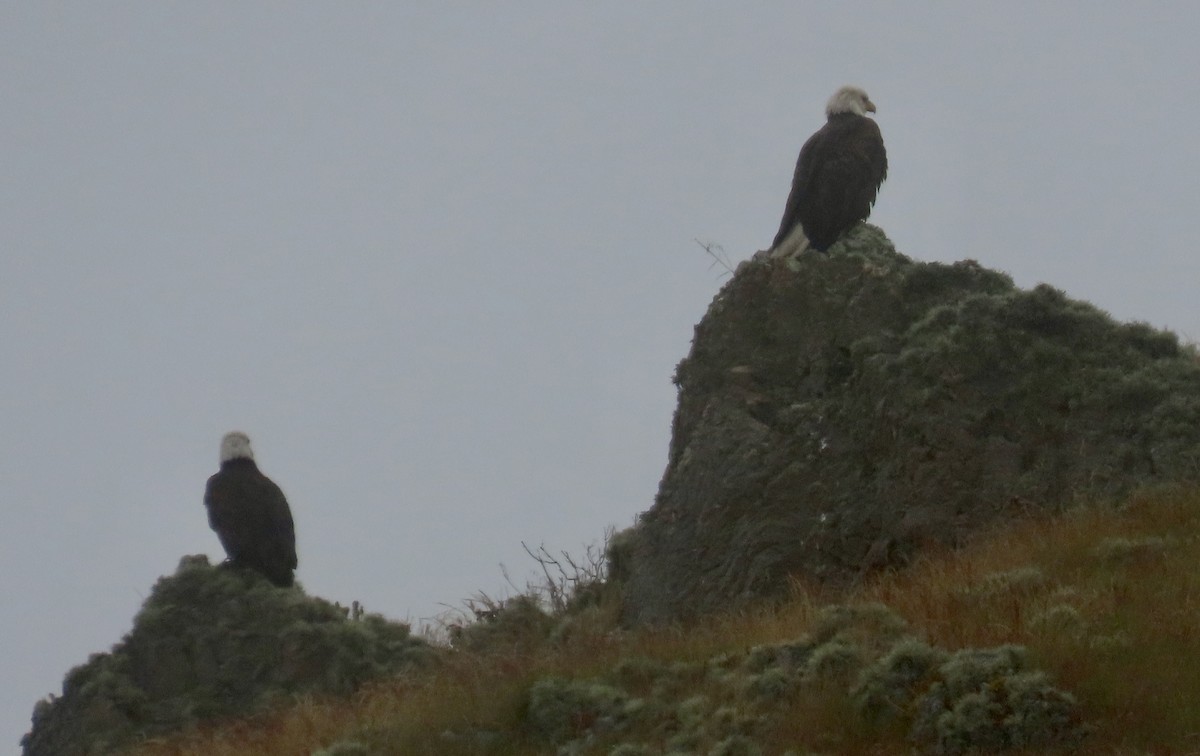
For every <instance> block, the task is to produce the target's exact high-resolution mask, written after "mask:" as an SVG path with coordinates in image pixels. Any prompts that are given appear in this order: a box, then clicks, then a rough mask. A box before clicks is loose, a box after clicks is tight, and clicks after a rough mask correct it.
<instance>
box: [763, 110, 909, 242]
mask: <svg viewBox="0 0 1200 756" xmlns="http://www.w3.org/2000/svg"><path fill="white" fill-rule="evenodd" d="M886 177H887V153H886V151H885V149H884V146H883V135H882V134H881V133H880V131H879V126H878V125H877V124H876V123H875V121H873V120H871V119H870V118H867V117H865V116H857V115H843V116H834V117H833V118H831V119H830V120H829V121H828V122H827V123H826V124H825V126H823V127H822V128H821V129H820V130H819V131H817V133H815V134H813V135H812V136H811V137H809V139H808V141H807V142H805V143H804V147H803V148H802V149H801V150H800V158H799V159H798V160H797V161H796V174H795V177H794V178H793V180H792V193H791V194H790V195H789V196H788V204H787V208H786V209H785V211H784V217H783V222H782V224H781V225H780V229H779V234H778V235H777V236H776V241H775V244H776V245H777V244H779V243H780V242H782V241H783V240H784V238H786V237H787V235H788V234H789V233H791V230H792V228H793V227H795V225H796V224H797V223H799V224H800V225H801V226H802V227H803V228H804V233H805V235H806V236H807V237H808V240H809V244H810V245H811V246H812V247H813V249H817V250H820V251H822V252H823V251H825V250H826V249H828V248H829V247H830V246H831V245H832V244H833V243H834V242H836V241H837V240H838V237H840V236H841V235H842V234H843V233H844V232H845V231H846V230H848V229H849V228H850V227H851V226H853V225H854V224H855V223H858V222H859V221H861V220H866V218H867V217H868V216H869V215H870V214H871V206H872V205H874V204H875V198H876V196H877V195H878V193H879V185H880V184H882V183H883V180H884V179H885V178H886Z"/></svg>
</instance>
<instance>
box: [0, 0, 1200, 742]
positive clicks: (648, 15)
mask: <svg viewBox="0 0 1200 756" xmlns="http://www.w3.org/2000/svg"><path fill="white" fill-rule="evenodd" d="M1126 6H1128V8H1127V9H1126ZM635 7H636V10H633V9H634V8H635ZM1198 21H1200V5H1197V4H1194V3H1156V4H1138V5H1137V7H1136V9H1135V8H1134V7H1133V6H1132V5H1129V4H1118V3H1107V4H1102V3H1095V2H1076V3H1050V4H1045V3H1042V2H1037V3H1020V2H1005V3H987V4H983V3H978V4H970V3H959V2H953V3H950V2H946V3H892V2H886V3H877V4H864V3H843V2H839V3H800V2H755V3H736V4H735V3H706V2H694V1H691V0H688V1H687V2H684V1H682V0H680V1H679V2H658V3H638V4H636V6H635V5H634V4H619V3H587V4H585V3H562V2H540V3H534V2H526V3H522V4H520V6H519V8H518V7H516V5H515V4H499V3H496V4H490V5H486V6H485V4H483V3H477V2H469V3H451V2H443V3H399V2H397V3H356V4H346V3H299V2H297V3H258V4H251V3H243V2H208V3H190V4H181V3H158V2H107V3H86V4H85V3H75V4H66V3H51V2H24V3H16V2H9V3H4V4H3V5H2V6H0V73H2V76H0V140H2V141H0V144H2V147H0V160H2V164H0V254H2V258H0V266H2V267H0V344H2V345H3V349H4V354H5V356H4V359H3V360H2V361H0V389H2V391H0V481H2V482H3V487H4V498H5V502H4V505H3V506H4V511H5V513H6V519H7V523H8V525H7V527H5V528H3V530H2V531H0V583H2V585H3V595H4V597H5V600H4V602H3V607H4V608H3V612H4V615H5V616H4V617H3V625H2V626H3V631H2V632H3V640H4V643H3V645H2V649H3V650H2V651H0V653H2V654H3V669H4V672H5V675H4V684H3V686H0V743H2V744H4V745H2V746H0V749H4V750H6V751H7V750H11V751H13V752H15V751H16V745H15V744H16V741H17V739H18V738H19V737H20V735H21V734H22V733H23V732H25V731H26V730H27V729H28V722H29V714H30V711H31V709H32V707H33V704H34V702H35V701H36V700H37V699H38V698H40V697H42V696H44V695H46V694H47V693H50V692H57V691H59V689H60V685H61V680H62V677H63V675H64V673H65V672H66V671H67V670H68V669H69V668H70V667H72V666H73V665H76V664H79V663H82V662H83V661H85V660H86V658H87V656H88V654H89V653H91V652H95V651H102V650H106V649H108V647H109V646H111V645H112V644H113V643H114V642H116V641H117V640H119V639H120V637H121V635H122V634H124V633H125V632H127V631H128V630H129V628H130V626H131V620H132V617H133V615H134V613H135V612H136V611H137V609H138V607H139V605H140V603H141V602H142V600H143V599H144V598H145V596H146V595H147V594H148V592H149V590H150V587H151V585H152V584H153V582H154V581H155V579H157V578H158V577H159V576H160V575H162V574H165V573H170V572H172V571H173V570H174V568H175V565H176V563H177V562H178V559H179V557H180V556H182V555H184V554H191V553H206V554H208V555H209V556H210V557H211V558H212V559H213V560H214V561H218V560H219V559H220V558H222V557H223V554H222V552H221V548H220V545H219V544H218V543H217V539H216V537H215V535H213V534H212V532H211V531H210V530H209V529H208V525H207V523H206V520H205V513H204V508H203V506H202V503H201V497H202V492H203V486H204V481H205V479H206V478H207V476H208V475H210V474H211V473H213V472H215V470H216V469H217V449H218V443H219V441H220V437H221V435H222V434H223V433H225V432H226V431H228V430H231V429H241V430H244V431H246V432H247V433H248V434H249V435H250V437H251V439H252V440H253V443H254V447H255V450H256V453H257V457H258V460H259V463H260V466H261V467H262V469H263V470H264V472H266V473H267V474H268V475H270V476H271V477H272V478H273V479H274V480H275V481H276V482H277V483H279V484H280V486H282V488H283V489H284V491H285V492H286V493H287V495H288V497H289V499H290V501H291V504H292V510H293V513H294V515H295V519H296V524H297V532H298V551H299V556H300V568H299V570H298V578H299V579H300V580H301V581H302V582H303V584H304V585H305V587H306V588H307V590H308V591H309V592H310V593H312V594H316V595H320V596H323V597H326V598H329V599H332V600H339V601H341V602H343V603H347V602H349V601H351V600H354V599H357V600H360V601H362V602H364V603H365V604H366V606H367V608H368V609H370V610H373V611H379V612H382V613H384V614H385V615H388V616H390V617H393V618H397V619H408V620H411V621H419V620H421V619H423V618H428V617H432V616H433V615H435V614H437V613H438V612H439V611H441V610H442V609H443V608H444V607H443V606H442V604H451V605H454V604H457V603H458V602H459V600H460V599H463V598H465V597H468V596H470V595H472V594H473V593H475V592H476V591H478V590H484V591H487V592H489V593H493V594H503V592H504V580H503V578H502V576H501V573H500V568H499V565H500V564H501V563H504V564H506V565H507V566H508V567H509V570H510V572H511V573H512V574H513V575H514V576H515V577H516V578H517V579H518V581H520V580H522V579H523V578H524V577H525V576H526V575H527V574H529V573H530V571H531V569H532V567H533V565H532V563H531V562H529V560H528V559H527V558H526V557H525V556H524V554H523V552H522V549H521V541H522V540H524V541H527V542H530V543H533V544H537V543H543V542H544V543H545V544H546V545H547V546H549V547H550V548H553V549H559V548H562V549H567V550H570V551H573V552H577V551H581V550H582V548H583V546H584V545H586V544H587V543H590V542H595V541H597V540H598V539H599V538H600V537H601V536H602V534H603V531H604V529H605V527H606V526H610V525H615V526H618V527H624V526H627V525H629V524H631V523H632V522H633V519H634V516H635V515H636V513H638V512H640V511H643V510H645V509H647V508H648V507H649V506H650V505H651V503H652V501H653V496H654V493H655V489H656V485H657V483H658V479H659V476H660V474H661V472H662V469H663V466H664V464H665V462H666V451H667V442H668V439H669V433H670V420H671V414H672V412H673V410H674V402H675V391H674V388H673V387H672V385H671V382H670V378H671V374H672V371H673V369H674V366H675V364H676V362H678V360H679V359H680V358H682V357H683V356H684V355H685V354H686V353H687V350H688V347H689V341H690V338H691V333H692V326H693V325H694V324H695V322H696V321H697V320H698V319H699V318H700V317H701V316H702V315H703V313H704V310H705V307H706V306H707V304H708V303H709V301H710V299H711V298H712V296H713V294H715V292H716V291H717V289H718V288H719V286H720V284H721V280H720V279H719V277H718V271H716V270H711V269H710V267H709V263H710V260H709V259H708V258H707V257H706V256H705V254H704V252H703V251H702V250H701V249H700V247H699V246H697V244H696V242H695V241H694V240H695V239H700V240H702V241H708V242H714V243H717V244H720V245H722V246H723V247H724V248H725V249H726V250H727V252H728V254H729V256H730V257H731V258H732V259H733V260H734V261H737V260H740V259H744V258H746V257H748V256H750V255H751V254H752V253H753V252H754V251H755V250H757V249H759V248H761V247H763V246H765V245H766V244H767V243H769V241H770V240H771V238H772V237H773V235H774V233H775V230H776V226H777V224H778V222H779V216H780V214H781V212H782V209H783V203H784V200H785V198H786V196H787V191H788V186H789V183H790V180H791V174H792V167H793V164H794V161H795V158H796V153H797V151H798V149H799V147H800V145H801V143H802V142H803V141H804V139H805V138H806V137H807V136H808V135H809V134H810V133H811V132H812V131H814V130H815V129H816V128H818V127H819V126H820V125H821V123H822V122H823V113H822V108H823V106H824V103H825V100H826V99H827V98H828V97H829V95H830V94H831V93H832V92H833V90H834V89H835V88H836V87H837V86H839V85H841V84H846V83H855V84H859V85H861V86H863V87H864V88H866V90H867V91H868V92H869V93H870V95H871V97H872V99H873V100H874V101H875V103H876V104H877V106H878V108H879V112H878V114H877V120H878V122H879V124H880V126H881V128H882V130H883V134H884V138H885V140H886V142H887V146H888V152H889V160H890V166H891V167H890V178H889V179H888V181H887V183H886V184H885V185H884V186H883V189H882V192H881V194H880V199H879V203H878V205H877V206H876V209H875V213H874V215H873V220H874V221H875V222H876V223H878V224H879V225H881V226H882V227H883V228H884V229H885V230H886V231H887V233H888V234H889V235H890V237H891V238H892V240H893V241H894V242H895V243H896V246H897V247H898V248H899V250H900V251H902V252H904V253H905V254H908V255H910V256H912V257H915V258H918V259H921V260H939V261H944V262H951V261H955V260H959V259H963V258H968V257H969V258H975V259H977V260H978V261H979V262H980V263H981V264H983V265H985V266H988V267H992V268H997V269H1001V270H1004V271H1007V272H1009V273H1010V274H1012V275H1013V277H1014V278H1015V279H1016V281H1017V282H1018V284H1020V285H1022V286H1032V285H1034V284H1036V283H1038V282H1041V281H1045V282H1048V283H1051V284H1053V285H1055V286H1057V287H1059V288H1062V289H1064V290H1066V291H1067V292H1068V293H1069V294H1070V295H1072V296H1075V297H1079V298H1083V299H1087V300H1089V301H1092V302H1093V303H1095V304H1097V305H1098V306H1100V307H1102V308H1104V309H1106V310H1108V311H1110V312H1111V313H1112V314H1113V315H1115V316H1117V317H1119V318H1121V319H1136V320H1144V321H1147V322H1149V323H1151V324H1153V325H1157V326H1165V327H1169V328H1171V329H1173V330H1175V331H1176V332H1178V333H1180V335H1181V336H1184V337H1185V338H1188V339H1197V338H1200V312H1198V310H1197V307H1196V306H1195V288H1196V283H1197V281H1198V280H1200V258H1198V256H1197V255H1196V254H1195V246H1196V242H1195V230H1194V228H1195V222H1194V212H1195V210H1194V207H1195V205H1196V202H1197V200H1200V143H1198V141H1197V138H1196V134H1197V125H1196V124H1197V115H1198V112H1200V106H1198V102H1200V83H1198V77H1197V73H1196V72H1197V70H1198V69H1200V53H1197V48H1196V41H1195V37H1196V33H1197V29H1198V28H1200V23H1198Z"/></svg>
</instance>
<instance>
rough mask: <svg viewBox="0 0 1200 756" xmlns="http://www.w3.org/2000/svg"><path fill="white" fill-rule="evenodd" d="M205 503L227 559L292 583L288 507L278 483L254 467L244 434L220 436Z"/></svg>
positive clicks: (291, 527)
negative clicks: (215, 468)
mask: <svg viewBox="0 0 1200 756" xmlns="http://www.w3.org/2000/svg"><path fill="white" fill-rule="evenodd" d="M204 506H205V507H206V508H207V509H208V524H209V526H210V527H211V528H212V529H213V530H214V531H216V533H217V538H218V539H220V541H221V546H223V547H224V548H225V554H226V555H227V556H228V557H229V562H230V563H231V564H233V565H236V566H239V567H246V568H249V569H252V570H255V571H256V572H259V573H261V574H263V575H265V576H266V577H267V579H268V580H270V581H271V582H272V583H274V584H275V585H277V586H280V587H285V588H286V587H288V586H290V585H292V582H293V580H294V577H293V570H295V569H296V563H297V562H296V528H295V525H294V524H293V522H292V511H291V509H290V508H289V507H288V503H287V498H285V497H284V495H283V491H281V490H280V488H279V486H277V485H275V483H274V482H272V481H271V479H270V478H268V477H267V476H266V475H263V474H262V473H261V472H260V471H259V469H258V465H257V464H255V462H254V452H252V451H251V450H250V438H249V437H248V436H247V435H246V434H245V433H242V432H240V431H233V432H232V433H226V434H225V437H224V438H222V439H221V469H220V470H219V471H218V472H217V473H216V474H214V475H213V476H212V477H210V478H209V479H208V485H207V486H206V487H205V490H204Z"/></svg>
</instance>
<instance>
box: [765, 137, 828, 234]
mask: <svg viewBox="0 0 1200 756" xmlns="http://www.w3.org/2000/svg"><path fill="white" fill-rule="evenodd" d="M824 130H825V129H824V128H822V129H820V130H819V131H817V133H815V134H813V135H812V136H810V137H809V138H808V141H806V142H805V143H804V146H803V147H801V148H800V157H798V158H796V171H795V172H794V173H793V174H792V190H791V191H790V192H789V193H788V198H787V204H786V205H785V206H784V208H783V219H782V220H780V221H779V232H778V233H776V234H775V241H773V242H771V249H774V248H775V247H778V246H779V245H780V244H782V243H783V240H784V239H786V238H787V237H788V234H790V233H792V229H794V228H795V227H796V225H797V224H798V223H801V219H800V215H801V213H800V204H801V201H802V199H803V198H804V197H805V196H807V194H808V193H809V184H810V182H811V180H812V178H811V177H812V175H813V163H814V162H815V157H816V152H817V151H816V150H814V149H813V147H812V145H813V144H814V143H815V142H817V141H820V138H821V133H822V132H823V131H824Z"/></svg>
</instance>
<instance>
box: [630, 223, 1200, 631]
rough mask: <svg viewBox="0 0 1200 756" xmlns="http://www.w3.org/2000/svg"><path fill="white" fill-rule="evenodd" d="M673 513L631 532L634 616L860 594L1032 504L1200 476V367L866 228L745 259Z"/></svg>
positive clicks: (696, 404) (1104, 318) (1104, 319)
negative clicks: (833, 588) (786, 254)
mask: <svg viewBox="0 0 1200 756" xmlns="http://www.w3.org/2000/svg"><path fill="white" fill-rule="evenodd" d="M675 383H676V385H677V386H678V387H679V404H678V409H677V410H676V413H675V419H674V424H673V427H672V437H671V447H670V453H669V457H668V462H667V469H666V472H665V473H664V475H663V478H662V483H661V485H660V487H659V491H658V495H657V497H656V498H655V501H654V506H653V507H651V508H650V510H649V511H648V512H646V513H645V514H644V515H643V516H642V517H641V520H640V522H639V523H638V525H637V526H636V527H634V528H633V529H632V530H631V531H628V532H626V533H624V534H621V535H620V537H619V538H618V542H619V545H620V547H621V551H620V556H621V560H620V563H619V565H618V566H619V572H620V577H621V578H622V579H623V581H624V589H623V599H624V603H623V615H624V617H625V621H626V622H627V623H643V622H664V621H674V620H680V619H687V618H689V617H693V616H696V615H698V614H702V613H705V612H709V611H713V610H716V609H728V608H730V607H736V606H740V605H745V604H747V603H750V602H753V601H758V600H762V599H764V598H772V597H779V596H783V595H785V594H786V591H787V588H788V583H789V579H790V578H791V577H794V576H803V577H805V578H806V579H815V580H819V581H822V582H834V583H840V584H846V583H848V582H851V581H853V580H856V579H858V578H859V577H860V576H862V575H863V574H866V573H869V572H871V571H873V570H880V569H888V568H894V567H898V566H901V565H903V564H905V563H907V562H908V561H909V560H911V559H912V558H913V557H914V556H915V555H917V554H919V553H920V552H921V551H922V550H923V549H927V548H930V547H939V546H956V545H961V544H962V543H964V542H965V541H966V540H967V539H969V538H970V537H971V535H972V534H974V533H977V532H979V531H980V529H982V528H986V527H988V526H989V525H991V524H993V523H997V522H1003V521H1005V520H1008V519H1011V518H1013V517H1015V516H1019V515H1021V514H1025V513H1035V512H1053V511H1058V510H1059V509H1061V508H1064V507H1068V506H1070V505H1071V504H1073V503H1074V502H1076V501H1090V502H1096V501H1105V500H1107V501H1112V500H1117V499H1121V498H1123V497H1125V496H1127V495H1128V494H1129V493H1130V491H1132V490H1134V489H1135V488H1137V487H1139V486H1142V485H1146V484H1152V483H1156V482H1178V481H1185V480H1186V481H1194V480H1197V479H1200V362H1198V361H1197V358H1196V353H1195V351H1194V350H1192V349H1188V348H1184V347H1183V346H1181V345H1180V343H1179V341H1178V339H1177V338H1176V337H1175V336H1174V334H1171V333H1169V332H1165V331H1159V330H1156V329H1153V328H1151V327H1149V326H1147V325H1145V324H1141V323H1119V322H1116V321H1114V320H1113V319H1112V318H1111V317H1109V316H1108V315H1107V314H1106V313H1104V312H1103V311H1101V310H1099V309H1097V308H1095V307H1093V306H1091V305H1089V304H1087V303H1085V302H1080V301H1076V300H1072V299H1070V298H1069V297H1067V296H1066V295H1064V294H1063V293H1062V292H1061V291H1059V290H1057V289H1054V288H1052V287H1050V286H1047V285H1040V286H1038V287H1036V288H1034V289H1033V290H1029V291H1026V290H1022V289H1020V288H1018V287H1017V286H1015V285H1014V284H1013V282H1012V280H1011V279H1010V278H1009V277H1008V276H1006V275H1004V274H1002V273H998V272H996V271H992V270H988V269H987V268H984V267H982V266H980V265H979V264H978V263H975V262H974V261H970V260H968V261H964V262H959V263H954V264H952V265H946V264H942V263H924V262H918V261H915V260H912V259H910V258H908V257H906V256H904V255H902V254H899V253H898V252H896V251H895V249H894V248H893V247H892V245H891V242H889V241H888V240H887V237H885V236H884V235H883V232H882V231H880V230H879V229H878V228H876V227H874V226H871V225H869V224H860V225H859V226H857V227H856V228H855V229H853V230H852V231H851V232H850V233H849V234H847V235H846V237H845V238H843V240H842V241H840V242H839V243H838V244H837V245H836V246H835V247H834V248H833V249H831V251H830V254H828V255H821V254H805V255H801V256H800V257H799V258H796V259H788V260H765V259H759V260H754V261H750V262H747V263H743V264H742V265H741V266H740V267H739V268H738V270H737V271H736V273H735V274H734V275H733V276H732V277H731V279H730V280H729V281H728V282H727V283H726V285H725V286H724V288H723V289H722V290H721V292H720V293H719V294H718V295H717V296H716V298H715V299H714V300H713V303H712V305H711V306H710V307H709V309H708V312H707V314H706V315H705V316H704V318H703V320H701V321H700V323H699V325H697V326H696V334H695V338H694V340H693V343H692V348H691V352H690V354H688V356H687V357H686V358H685V359H684V360H683V361H682V362H681V363H680V364H679V367H678V369H677V371H676V376H675Z"/></svg>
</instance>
